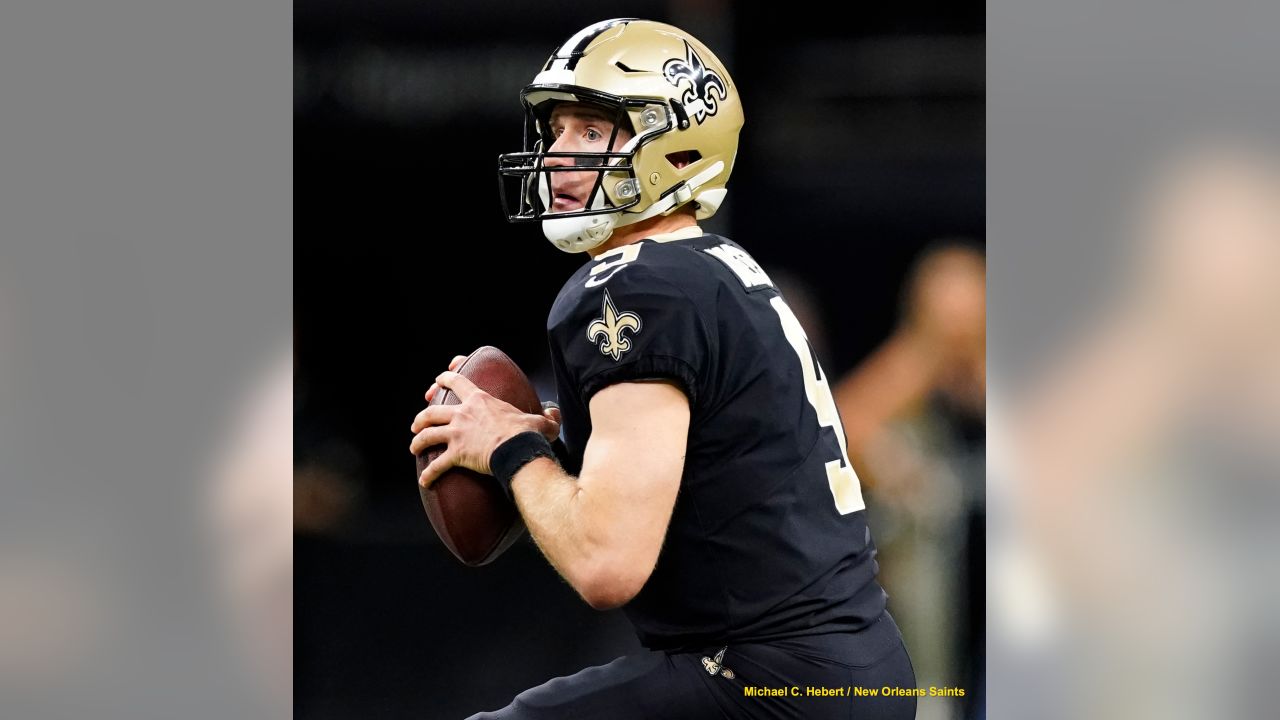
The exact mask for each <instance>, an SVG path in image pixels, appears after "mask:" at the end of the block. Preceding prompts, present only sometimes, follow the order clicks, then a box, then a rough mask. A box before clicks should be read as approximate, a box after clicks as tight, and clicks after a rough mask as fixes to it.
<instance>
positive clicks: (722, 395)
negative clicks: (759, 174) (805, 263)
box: [547, 234, 885, 648]
mask: <svg viewBox="0 0 1280 720" xmlns="http://www.w3.org/2000/svg"><path fill="white" fill-rule="evenodd" d="M547 332H548V336H549V339H550V344H551V356H552V362H553V366H554V369H555V375H556V383H557V388H558V393H559V403H560V409H561V413H562V421H563V422H562V429H563V432H564V439H565V445H566V446H567V447H568V449H569V454H570V458H569V462H568V465H569V467H568V469H569V470H570V471H571V472H577V471H578V469H579V468H580V467H581V465H582V456H583V453H584V451H585V449H586V444H587V440H588V438H589V437H590V436H591V417H590V414H589V412H588V404H589V402H590V399H591V396H592V395H593V394H594V393H595V392H597V391H599V390H600V389H601V388H604V387H607V386H608V385H610V384H613V383H618V382H627V381H632V380H639V379H646V378H649V379H652V378H668V379H671V380H673V381H675V382H676V383H678V384H679V385H680V386H681V387H682V388H683V389H684V391H685V393H686V394H687V395H688V397H689V404H690V409H691V413H692V416H691V418H690V425H689V438H688V451H687V454H686V457H685V464H684V474H683V477H682V478H681V481H680V483H681V484H680V491H679V494H678V495H677V499H676V505H675V509H674V512H673V514H672V516H671V524H670V526H669V528H668V529H667V535H666V539H665V541H664V543H663V547H662V552H661V554H660V555H659V557H658V564H657V567H656V568H655V569H654V571H653V575H652V576H651V577H650V578H649V580H648V582H647V583H645V585H644V587H643V588H642V589H641V591H640V593H639V595H637V596H636V597H635V599H633V600H632V601H631V602H630V603H628V604H627V605H626V606H625V608H624V609H625V612H626V613H627V615H628V617H629V618H630V620H631V622H632V623H633V624H634V625H635V627H636V631H637V633H638V634H639V636H640V640H641V642H642V643H643V644H644V645H645V646H646V647H649V648H679V647H693V646H698V645H706V644H709V643H715V642H730V641H736V642H742V641H745V640H764V639H769V638H777V637H786V636H794V635H806V634H814V633H823V632H833V631H842V630H856V629H859V628H861V627H863V626H865V625H867V624H869V623H871V622H873V621H874V620H875V619H877V618H878V617H879V616H880V614H881V612H882V611H883V610H884V606H885V595H884V592H883V591H882V590H881V589H880V586H879V584H878V583H877V582H876V577H875V576H876V571H877V566H876V562H875V548H874V545H873V544H872V542H871V535H870V532H869V530H868V528H867V523H866V512H865V510H864V506H863V502H862V495H861V491H860V489H859V486H858V478H857V476H856V475H855V474H854V471H853V468H852V467H851V466H850V465H849V462H848V459H847V457H846V453H845V450H844V431H843V429H842V428H841V426H840V420H839V417H838V415H837V414H836V408H835V402H834V400H833V399H832V397H831V389H830V386H829V385H828V383H827V378H826V376H825V375H824V374H823V373H822V369H821V368H820V367H819V365H818V362H817V358H816V356H815V355H814V353H813V350H812V349H811V347H810V346H809V342H808V340H807V339H806V338H805V335H804V331H803V330H802V329H801V327H800V323H799V321H797V320H796V318H795V315H793V314H792V312H791V310H790V308H788V307H787V305H786V303H785V302H784V301H783V298H782V297H781V295H780V294H779V292H778V290H777V289H776V288H775V287H774V286H773V283H772V282H771V281H770V280H769V278H768V276H767V275H766V274H765V273H764V271H762V270H761V269H760V267H759V266H758V265H757V264H756V263H755V261H754V260H752V259H751V256H750V255H748V254H747V253H746V251H744V250H743V249H742V248H741V247H739V246H738V245H736V244H735V243H733V242H731V241H729V240H727V239H725V238H723V237H719V236H717V235H709V234H707V235H702V236H701V237H694V238H689V239H683V240H671V241H666V242H658V241H655V240H643V241H641V242H638V243H634V244H630V245H625V246H623V247H620V248H616V249H614V250H611V251H609V252H606V253H604V254H602V255H600V256H599V257H597V258H596V259H594V260H593V261H591V262H590V263H588V264H587V265H585V266H583V267H582V268H581V269H580V270H579V271H578V272H577V273H575V274H574V276H573V277H572V278H570V279H569V281H568V283H566V284H565V286H564V288H563V289H562V290H561V291H560V294H559V296H558V297H557V298H556V302H555V305H554V306H553V307H552V309H551V314H550V317H549V318H548V320H547Z"/></svg>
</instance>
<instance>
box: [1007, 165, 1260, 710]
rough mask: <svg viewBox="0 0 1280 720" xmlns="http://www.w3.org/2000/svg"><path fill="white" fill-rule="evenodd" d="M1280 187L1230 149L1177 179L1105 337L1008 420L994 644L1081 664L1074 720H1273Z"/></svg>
mask: <svg viewBox="0 0 1280 720" xmlns="http://www.w3.org/2000/svg"><path fill="white" fill-rule="evenodd" d="M1277 167H1280V166H1278V165H1277V164H1276V163H1275V158H1274V156H1269V155H1268V154H1267V153H1266V152H1265V151H1264V148H1260V147H1254V146H1252V145H1249V144H1238V143H1237V142H1228V143H1226V144H1225V145H1214V146H1208V147H1205V146H1201V147H1193V148H1191V149H1190V150H1189V151H1187V152H1185V154H1180V156H1178V157H1175V158H1174V160H1173V162H1171V163H1170V164H1169V165H1168V166H1167V167H1166V168H1163V169H1162V171H1161V172H1158V173H1157V174H1156V175H1155V178H1154V182H1152V183H1150V186H1149V189H1148V191H1147V193H1146V198H1145V202H1142V203H1139V206H1138V208H1137V212H1136V222H1135V221H1134V220H1133V219H1130V218H1126V219H1125V224H1126V225H1129V226H1131V227H1133V228H1135V230H1136V233H1135V235H1136V237H1135V238H1134V241H1133V242H1131V243H1130V245H1129V246H1128V249H1130V250H1131V255H1130V257H1129V261H1130V262H1129V263H1128V264H1127V265H1121V266H1120V268H1119V270H1120V273H1119V275H1118V276H1117V277H1116V280H1117V282H1116V283H1115V284H1114V286H1113V287H1112V288H1111V290H1110V291H1109V292H1107V293H1105V294H1102V295H1100V296H1099V298H1098V299H1097V300H1095V303H1096V304H1095V307H1094V308H1093V309H1094V310H1095V312H1096V313H1097V314H1096V316H1095V317H1092V318H1090V319H1089V320H1088V321H1087V322H1084V323H1082V324H1081V331H1080V332H1079V333H1078V334H1076V335H1075V336H1074V337H1070V338H1067V339H1066V340H1065V341H1059V342H1058V343H1057V348H1056V352H1055V353H1053V356H1052V357H1053V362H1052V363H1051V364H1050V366H1049V367H1046V368H1042V369H1040V372H1039V373H1038V374H1037V376H1036V377H1035V381H1034V382H1032V383H1030V384H1029V386H1028V388H1027V389H1026V390H1025V391H1024V392H1023V393H1022V394H1021V395H1019V396H1017V397H1015V398H1014V399H1015V402H1014V403H1012V404H1011V405H1010V411H1011V413H1010V417H1009V420H1010V421H1011V422H1010V423H1009V424H1008V427H1007V428H1006V429H1007V431H1008V436H1009V439H1011V440H1014V441H1016V442H1015V443H1013V444H1012V445H1011V448H1010V452H1011V454H1010V456H1009V457H1006V458H1002V462H1008V463H1009V465H1010V466H1009V468H1008V472H1009V475H1010V479H1011V480H1016V481H1017V482H1016V483H1013V482H1011V483H1010V484H1009V485H1008V487H1007V492H1008V495H1009V496H1008V498H1007V500H1005V499H1002V502H1007V503H1008V505H1009V506H1010V508H1011V509H1012V510H1014V513H1012V515H1011V523H1010V528H1009V533H1008V536H1007V537H1005V538H1002V542H1001V543H1000V544H999V545H997V546H996V549H997V550H998V552H997V553H996V554H994V555H993V557H995V558H997V560H998V564H997V565H993V568H995V571H994V572H993V581H994V584H993V587H998V588H1000V595H999V596H998V597H996V598H993V608H994V609H996V612H993V617H994V618H998V619H999V620H1000V622H999V624H998V625H996V626H994V627H993V634H992V637H993V643H999V644H1000V645H1003V646H1004V650H1003V651H1002V653H1001V656H1002V659H1003V660H1004V662H1005V663H1010V664H1016V665H1017V666H1018V667H1017V668H1015V669H1017V670H1020V671H1022V672H1023V673H1026V671H1025V670H1024V668H1025V667H1026V665H1028V664H1029V662H1028V659H1029V658H1043V657H1046V656H1048V655H1051V654H1058V653H1060V654H1061V655H1063V656H1065V658H1066V660H1065V661H1063V662H1062V663H1061V664H1062V665H1063V666H1065V667H1067V668H1069V670H1070V672H1068V673H1066V674H1062V673H1056V672H1052V671H1046V670H1041V672H1040V674H1041V675H1046V676H1051V677H1052V679H1053V681H1054V682H1055V683H1063V684H1064V685H1065V687H1063V688H1062V689H1061V690H1059V691H1058V692H1057V694H1056V695H1057V696H1056V700H1057V702H1055V703H1054V704H1057V705H1061V706H1063V707H1064V708H1065V710H1064V712H1063V714H1062V716H1064V717H1066V716H1070V717H1081V716H1088V717H1117V718H1118V717H1125V718H1130V717H1161V718H1184V717H1185V718H1192V717H1264V716H1270V715H1273V714H1274V711H1273V710H1272V709H1271V708H1270V707H1269V702H1270V701H1269V700H1267V698H1269V697H1270V695H1271V694H1272V692H1273V690H1272V685H1273V684H1274V674H1275V673H1274V668H1275V658H1276V657H1277V656H1280V625H1278V624H1277V622H1276V621H1275V612H1274V608H1275V604H1274V601H1275V598H1276V597H1277V596H1280V582H1278V581H1277V574H1276V573H1275V571H1274V568H1275V561H1274V558H1273V557H1272V553H1271V550H1272V548H1274V547H1275V545H1276V539H1275V538H1276V530H1275V528H1276V524H1275V513H1276V509H1277V507H1280V492H1277V490H1278V488H1280V485H1277V483H1276V478H1277V477H1278V476H1280V474H1278V473H1277V468H1280V453H1278V452H1277V450H1276V443H1275V439H1276V438H1277V437H1280V322H1277V318H1278V317H1280V282H1277V271H1278V269H1280V213H1277V208H1280V172H1278V171H1277ZM1015 451H1016V454H1014V453H1015ZM1014 520H1016V525H1015V524H1013V522H1012V521H1014ZM1027 617H1034V618H1041V619H1040V620H1039V621H1038V622H1037V623H1036V624H1034V625H1032V624H1031V623H1027V622H1025V618H1027ZM1036 628H1039V629H1038V630H1037V631H1036V632H1034V633H1033V632H1030V630H1033V629H1036ZM1001 669H1006V670H1007V668H1001ZM1006 695H1007V696H1008V697H1007V698H1006V700H1005V701H1004V702H1005V703H1008V702H1009V701H1010V700H1014V699H1016V700H1017V701H1020V702H1023V703H1026V706H1031V705H1034V704H1038V703H1040V702H1043V701H1044V696H1043V695H1037V696H1035V697H1030V698H1026V697H1019V694H1018V693H1006ZM1259 699H1262V700H1261V701H1259ZM1251 703H1252V704H1251Z"/></svg>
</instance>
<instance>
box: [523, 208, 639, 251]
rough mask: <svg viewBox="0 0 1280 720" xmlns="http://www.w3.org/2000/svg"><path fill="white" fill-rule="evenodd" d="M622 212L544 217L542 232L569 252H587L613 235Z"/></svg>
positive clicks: (560, 247)
mask: <svg viewBox="0 0 1280 720" xmlns="http://www.w3.org/2000/svg"><path fill="white" fill-rule="evenodd" d="M620 214H621V213H607V214H604V215H579V216H577V217H563V218H551V217H544V218H543V219H542V234H543V235H546V236H547V239H548V240H550V241H551V244H552V245H555V246H556V247H557V248H559V249H561V250H563V251H565V252H567V253H580V252H586V251H588V250H590V249H592V248H594V247H598V246H599V245H601V244H602V243H604V241H606V240H608V239H609V236H610V235H613V228H614V227H616V226H617V223H618V216H619V215H620Z"/></svg>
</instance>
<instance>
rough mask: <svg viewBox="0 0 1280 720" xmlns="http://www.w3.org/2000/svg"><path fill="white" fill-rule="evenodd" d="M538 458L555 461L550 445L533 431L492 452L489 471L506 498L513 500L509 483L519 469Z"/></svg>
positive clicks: (516, 437)
mask: <svg viewBox="0 0 1280 720" xmlns="http://www.w3.org/2000/svg"><path fill="white" fill-rule="evenodd" d="M539 457H548V458H551V459H552V460H556V452H555V450H553V449H552V448H551V443H549V442H547V439H546V438H545V437H543V436H542V433H540V432H537V431H535V430H530V431H529V432H522V433H520V434H519V435H516V436H515V437H513V438H511V439H510V440H507V441H506V442H504V443H502V444H501V445H499V446H498V449H496V450H494V451H493V455H490V456H489V470H490V472H492V473H493V476H494V477H495V478H497V479H498V484H499V485H501V486H502V491H503V492H505V493H506V494H507V497H509V498H512V499H514V497H513V496H512V494H511V481H512V480H513V479H514V478H515V476H516V473H517V472H518V471H519V470H520V468H522V467H524V466H525V465H527V464H528V463H529V461H531V460H533V459H534V458H539Z"/></svg>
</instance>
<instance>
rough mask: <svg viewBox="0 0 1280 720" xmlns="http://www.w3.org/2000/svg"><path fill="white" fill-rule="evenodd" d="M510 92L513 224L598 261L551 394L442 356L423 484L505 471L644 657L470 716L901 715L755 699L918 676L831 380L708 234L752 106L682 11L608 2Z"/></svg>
mask: <svg viewBox="0 0 1280 720" xmlns="http://www.w3.org/2000/svg"><path fill="white" fill-rule="evenodd" d="M520 98H521V102H522V104H523V107H524V111H525V114H526V128H525V147H524V150H523V151H522V152H516V153H509V154H506V155H503V156H502V157H501V158H500V159H499V174H500V176H501V178H502V179H503V180H504V181H505V182H506V183H507V184H508V185H510V188H509V190H508V191H505V192H504V193H503V195H504V197H503V200H504V203H505V204H506V205H507V212H508V217H509V219H510V220H512V221H513V222H521V221H536V222H540V223H541V225H542V229H543V232H544V234H545V235H546V236H547V238H548V239H549V240H550V241H551V242H552V243H553V244H554V245H555V246H556V247H557V248H559V249H561V250H564V251H567V252H575V253H586V254H587V256H588V257H589V260H588V261H587V262H586V263H585V264H584V265H583V266H582V267H581V269H579V270H578V271H577V272H576V273H575V274H574V275H573V276H572V277H571V278H569V280H568V282H566V283H565V284H564V287H563V289H562V290H561V291H560V294H559V296H558V297H557V299H556V301H555V303H554V305H553V306H552V308H551V312H550V316H549V317H548V319H547V335H548V339H549V341H550V346H551V360H552V364H553V368H554V371H555V377H556V384H557V391H558V403H559V408H550V409H548V410H547V411H546V412H545V413H544V414H542V415H529V414H525V413H523V412H521V411H519V410H517V409H516V408H514V407H512V406H511V405H508V404H507V403H504V402H502V401H499V400H497V399H495V398H493V397H492V396H490V395H488V394H486V393H484V392H482V391H480V390H479V389H477V388H476V387H475V386H474V385H473V384H472V383H471V382H470V381H468V380H467V379H466V378H464V377H462V376H461V375H459V374H457V373H456V372H453V369H454V368H456V367H457V362H458V360H459V359H455V362H454V363H453V364H451V366H450V370H448V371H446V372H444V373H442V374H441V375H440V376H439V377H438V378H436V383H435V384H433V385H432V387H431V388H430V389H429V390H428V391H427V398H428V399H430V398H431V397H432V395H433V394H434V393H436V392H438V391H440V389H441V388H449V389H451V390H453V391H454V392H455V393H456V394H457V395H458V397H459V398H460V399H461V403H460V404H458V405H452V406H433V407H429V408H427V409H425V410H423V411H422V412H421V413H419V415H418V416H417V418H415V420H414V422H413V428H412V429H413V432H414V433H416V434H415V437H414V439H413V442H412V444H411V447H410V449H411V451H413V452H415V453H418V452H421V451H422V450H423V449H424V448H426V447H429V446H432V445H437V444H447V450H446V451H445V452H444V453H443V454H442V455H441V456H440V457H439V458H437V460H436V461H434V462H433V463H432V464H431V465H430V466H429V467H427V468H426V470H425V471H424V472H423V473H422V476H421V477H420V478H419V482H420V483H421V484H422V485H424V486H426V485H429V484H430V483H432V482H433V481H434V480H435V479H436V478H437V477H439V475H440V474H441V473H442V472H444V471H445V470H446V469H448V468H449V467H453V466H463V467H467V468H470V469H472V470H476V471H479V472H482V473H487V474H491V475H493V476H495V477H496V478H497V479H498V481H499V482H500V483H502V484H503V486H504V488H506V489H507V490H508V491H509V492H510V494H511V496H512V497H513V498H514V500H515V502H516V505H517V507H519V509H520V513H521V515H522V516H523V517H524V520H525V523H526V525H527V526H528V528H529V532H530V534H531V535H532V536H533V538H534V540H535V541H536V542H537V544H538V547H539V548H540V549H541V551H542V552H543V554H544V555H545V556H546V558H547V560H548V561H550V563H551V564H552V565H553V566H554V567H555V569H556V570H557V571H558V572H559V573H560V574H561V575H562V576H563V577H564V578H565V580H567V581H568V582H569V584H570V585H572V586H573V588H574V589H575V590H576V591H577V592H578V593H579V594H580V595H581V596H582V598H583V599H584V600H585V601H586V602H587V603H589V604H590V605H591V606H592V607H594V608H597V609H607V608H616V607H621V608H622V609H623V611H624V612H625V613H626V614H627V616H628V618H629V619H630V621H631V622H632V624H633V625H634V626H635V629H636V633H637V634H638V635H639V638H640V641H641V644H642V645H643V646H644V647H645V648H646V650H645V651H644V652H641V653H639V654H635V655H629V656H626V657H622V658H619V659H617V660H615V661H614V662H612V663H609V664H608V665H604V666H601V667H594V668H588V669H586V670H583V671H581V672H579V673H577V674H576V675H572V676H570V677H564V678H557V679H554V680H551V681H549V682H547V683H546V684H544V685H542V686H539V687H536V688H533V689H531V690H527V691H525V692H523V693H521V694H520V695H519V696H517V697H516V698H515V699H514V701H512V703H511V704H510V705H509V706H508V707H506V708H504V709H501V710H498V711H496V712H492V713H482V714H480V715H477V716H476V717H478V718H522V719H523V718H611V719H612V718H685V717H688V718H708V717H730V718H737V717H744V718H745V717H806V718H826V717H832V718H835V717H839V718H850V717H852V718H886V719H889V718H892V719H895V720H896V719H899V718H903V719H905V718H911V717H914V714H915V703H916V701H915V699H914V698H913V697H884V696H880V697H874V698H869V697H861V698H860V697H848V696H844V697H841V696H834V697H830V696H828V697H814V696H813V695H812V694H808V695H806V694H805V693H798V694H797V695H798V696H796V695H793V696H789V697H782V698H772V697H770V698H763V697H757V696H754V695H752V694H750V693H747V692H746V691H745V689H746V688H751V687H799V688H806V687H819V688H834V687H839V688H844V687H849V686H860V687H882V686H892V687H904V688H912V687H915V676H914V673H913V671H912V668H911V662H910V660H909V658H908V657H907V653H906V650H905V648H904V647H903V643H902V637H901V635H900V634H899V632H898V629H897V626H896V625H895V624H894V621H893V619H892V618H891V617H890V616H889V615H888V613H887V612H886V611H885V600H886V598H885V593H884V591H883V590H882V589H881V588H880V585H879V584H878V583H877V581H876V572H877V566H876V562H875V547H874V545H873V543H872V540H871V534H870V531H869V529H868V527H867V518H866V511H865V506H864V504H863V500H862V493H861V490H860V488H859V484H858V477H857V475H856V474H855V473H854V470H853V468H852V467H851V466H850V464H849V460H848V457H847V455H846V452H845V437H844V430H843V428H842V427H841V425H840V418H839V415H838V414H837V412H836V406H835V403H834V401H833V399H832V395H831V389H830V386H829V385H828V378H827V376H826V375H825V374H824V373H823V371H822V368H821V367H819V365H818V362H817V359H816V357H815V355H814V353H813V351H812V349H811V348H810V346H809V342H808V340H807V339H806V338H805V334H804V331H803V330H802V329H801V327H800V323H799V321H797V320H796V317H795V315H793V314H792V312H791V310H790V308H788V307H787V304H786V302H785V301H784V299H783V298H782V296H781V295H780V294H779V292H778V290H777V288H775V287H774V285H773V283H772V281H770V279H769V276H768V275H767V274H766V273H765V272H764V271H763V270H761V268H760V266H759V265H758V264H756V262H755V261H754V260H752V258H751V256H750V255H749V254H748V253H747V252H746V250H744V249H743V248H742V247H740V246H739V245H737V244H736V243H734V242H733V241H731V240H729V239H727V238H724V237H720V236H717V235H712V234H708V233H705V232H703V231H702V229H701V228H699V226H698V221H699V220H701V219H704V218H708V217H710V216H711V215H713V214H714V213H715V212H716V210H717V209H718V208H719V207H720V205H721V204H722V202H723V201H724V198H725V193H726V192H727V191H726V184H727V182H728V180H729V176H730V173H731V172H732V171H733V164H734V159H735V156H736V154H737V148H738V133H739V130H740V129H741V127H742V124H743V109H742V105H741V102H740V99H739V97H738V92H737V88H736V87H735V86H734V83H733V81H732V80H731V79H730V77H729V74H728V72H727V71H726V70H725V68H724V66H723V65H722V64H721V63H720V61H719V60H718V59H717V58H716V56H715V55H714V54H713V53H712V52H711V51H710V50H709V49H708V48H707V47H706V46H704V45H703V44H702V43H700V42H698V41H697V40H696V39H694V38H693V37H691V36H689V35H688V34H687V33H685V32H683V31H681V30H679V29H677V28H674V27H671V26H669V25H664V24H660V23H656V22H649V21H644V20H635V19H617V20H608V21H605V22H601V23H597V24H595V25H592V26H590V27H588V28H585V29H583V30H581V31H580V32H578V33H576V34H575V35H574V36H573V37H571V38H569V39H568V40H567V41H566V42H564V43H563V44H562V45H560V46H559V47H557V49H556V50H555V51H554V53H553V54H552V55H551V57H550V58H549V59H548V60H547V62H546V64H545V65H544V66H543V67H542V68H541V70H540V71H539V72H538V73H537V75H536V76H535V77H534V79H533V82H532V83H531V84H530V85H528V86H527V87H525V88H524V90H523V92H521V94H520ZM559 438H562V440H560V439H559ZM552 440H554V441H555V444H554V445H553V443H552Z"/></svg>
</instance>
